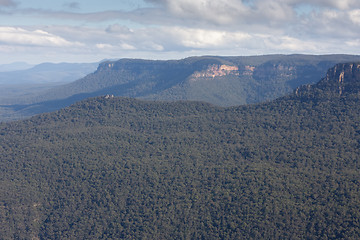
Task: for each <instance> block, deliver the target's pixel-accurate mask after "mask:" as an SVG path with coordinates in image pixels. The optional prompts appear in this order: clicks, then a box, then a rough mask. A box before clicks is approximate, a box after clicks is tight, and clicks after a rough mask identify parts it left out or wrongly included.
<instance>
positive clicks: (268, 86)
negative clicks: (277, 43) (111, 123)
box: [3, 55, 360, 118]
mask: <svg viewBox="0 0 360 240" xmlns="http://www.w3.org/2000/svg"><path fill="white" fill-rule="evenodd" d="M356 60H360V56H351V55H326V56H313V55H267V56H251V57H215V56H205V57H191V58H186V59H182V60H168V61H151V60H140V59H121V60H118V61H105V62H103V63H101V64H100V65H99V66H98V68H97V70H96V71H95V72H94V73H91V74H89V75H87V76H86V77H84V78H82V79H79V80H77V81H75V82H72V83H69V84H67V85H63V86H58V87H55V88H53V89H51V90H49V91H47V92H44V93H42V94H39V95H37V96H36V97H34V96H28V97H26V98H19V99H17V101H14V102H12V104H9V105H14V104H17V105H15V106H8V107H6V108H4V106H3V109H6V110H7V111H8V112H9V113H12V114H13V115H11V114H8V117H9V118H11V117H14V118H16V117H19V116H25V117H26V116H31V115H34V114H36V113H41V112H47V111H53V110H56V109H59V108H61V107H65V106H68V105H70V104H72V103H74V102H75V101H79V100H81V99H84V98H87V97H94V96H100V95H106V94H113V95H115V96H127V97H136V98H142V99H148V100H171V101H174V100H198V101H205V102H209V103H212V104H215V105H219V106H235V105H241V104H249V103H258V102H264V101H268V100H272V99H275V98H277V97H279V96H284V95H285V94H288V93H290V92H291V91H292V90H293V89H295V88H296V87H298V86H300V85H302V84H311V83H315V82H316V81H318V80H319V79H320V78H321V77H322V76H323V75H324V74H325V73H326V71H327V69H328V68H329V67H331V66H333V65H334V64H336V63H339V62H349V61H356ZM3 112H4V111H3ZM3 115H4V114H3Z"/></svg>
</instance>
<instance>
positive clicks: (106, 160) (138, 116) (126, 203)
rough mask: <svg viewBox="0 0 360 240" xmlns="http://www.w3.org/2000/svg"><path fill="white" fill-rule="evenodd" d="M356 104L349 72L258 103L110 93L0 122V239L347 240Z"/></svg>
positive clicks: (356, 80) (354, 206)
mask: <svg viewBox="0 0 360 240" xmlns="http://www.w3.org/2000/svg"><path fill="white" fill-rule="evenodd" d="M229 71H231V69H229ZM359 100H360V64H359V63H353V64H339V65H336V66H335V67H334V68H332V69H330V70H329V71H328V73H327V75H326V77H325V78H323V79H322V80H321V81H320V82H319V83H317V84H315V85H307V86H303V87H299V88H297V89H296V90H295V91H294V93H293V94H291V95H289V96H285V97H282V98H279V99H277V100H274V101H271V102H267V103H262V104H254V105H247V106H239V107H228V108H221V107H215V106H212V105H209V104H207V103H201V102H181V101H179V102H150V101H140V100H134V99H128V98H117V97H112V96H111V95H108V96H105V97H96V98H91V99H88V100H84V101H80V102H78V103H76V104H74V105H72V106H70V107H68V108H65V109H62V110H59V111H57V112H54V113H46V114H42V115H38V116H35V117H32V118H30V119H28V120H24V121H17V122H12V123H6V124H5V123H3V124H0V141H1V143H2V144H1V148H0V159H1V162H0V164H1V165H0V171H1V172H0V173H1V174H0V183H1V184H0V224H1V225H0V238H2V239H31V238H33V239H36V238H39V239H123V238H124V239H359V237H360V225H359V221H360V179H359V174H360V164H359V159H360V125H359V121H358V120H359V115H360V105H359V104H358V103H359Z"/></svg>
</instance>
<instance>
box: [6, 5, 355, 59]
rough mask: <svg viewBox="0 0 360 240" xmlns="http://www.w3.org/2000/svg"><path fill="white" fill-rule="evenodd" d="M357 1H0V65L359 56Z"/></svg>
mask: <svg viewBox="0 0 360 240" xmlns="http://www.w3.org/2000/svg"><path fill="white" fill-rule="evenodd" d="M359 29H360V1H359V0H341V1H339V0H101V1H99V0H86V1H85V0H77V1H76V0H75V1H73V0H69V1H62V0H57V1H50V0H0V64H6V63H11V62H16V61H25V62H28V63H32V64H37V63H41V62H96V61H100V60H102V59H117V58H124V57H131V58H147V59H174V58H183V57H188V56H194V55H238V56H239V55H261V54H273V53H281V54H292V53H304V54H331V53H345V54H360V31H359Z"/></svg>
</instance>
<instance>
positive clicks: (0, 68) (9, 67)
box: [0, 62, 34, 72]
mask: <svg viewBox="0 0 360 240" xmlns="http://www.w3.org/2000/svg"><path fill="white" fill-rule="evenodd" d="M33 66H34V65H31V64H28V63H26V62H14V63H9V64H0V72H10V71H18V70H26V69H29V68H32V67H33Z"/></svg>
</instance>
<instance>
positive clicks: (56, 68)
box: [0, 63, 98, 85]
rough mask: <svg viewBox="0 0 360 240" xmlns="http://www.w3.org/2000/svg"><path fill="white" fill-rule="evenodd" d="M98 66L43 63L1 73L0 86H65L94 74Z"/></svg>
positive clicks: (90, 64)
mask: <svg viewBox="0 0 360 240" xmlns="http://www.w3.org/2000/svg"><path fill="white" fill-rule="evenodd" d="M97 65H98V63H42V64H39V65H35V66H34V67H32V68H29V69H24V70H16V71H3V72H1V71H0V84H1V85H17V84H42V83H62V84H65V83H69V82H72V81H75V80H77V79H79V78H82V77H84V76H86V75H87V74H89V73H91V72H93V71H94V70H95V69H96V67H97Z"/></svg>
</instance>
